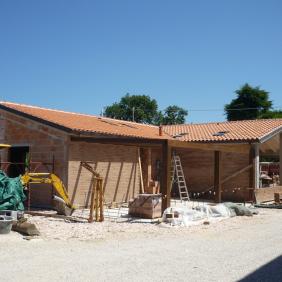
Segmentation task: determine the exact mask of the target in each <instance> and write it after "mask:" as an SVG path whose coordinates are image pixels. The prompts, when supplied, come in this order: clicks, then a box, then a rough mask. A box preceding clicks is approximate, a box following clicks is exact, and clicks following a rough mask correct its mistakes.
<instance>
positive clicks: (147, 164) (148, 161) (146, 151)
mask: <svg viewBox="0 0 282 282" xmlns="http://www.w3.org/2000/svg"><path fill="white" fill-rule="evenodd" d="M142 158H143V160H142V172H143V185H144V190H145V192H146V191H147V190H148V187H149V183H150V180H151V179H152V152H151V148H142Z"/></svg>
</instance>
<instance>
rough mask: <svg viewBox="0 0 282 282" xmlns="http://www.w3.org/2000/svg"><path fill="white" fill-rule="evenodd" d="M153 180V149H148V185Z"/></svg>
mask: <svg viewBox="0 0 282 282" xmlns="http://www.w3.org/2000/svg"><path fill="white" fill-rule="evenodd" d="M151 180H152V150H151V148H149V149H148V183H146V184H147V187H149V185H150V181H151Z"/></svg>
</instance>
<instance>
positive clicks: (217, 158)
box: [214, 151, 222, 203]
mask: <svg viewBox="0 0 282 282" xmlns="http://www.w3.org/2000/svg"><path fill="white" fill-rule="evenodd" d="M221 155H222V153H221V151H215V152H214V189H215V193H216V194H215V202H216V203H220V202H221V186H222V183H221V175H222V167H221Z"/></svg>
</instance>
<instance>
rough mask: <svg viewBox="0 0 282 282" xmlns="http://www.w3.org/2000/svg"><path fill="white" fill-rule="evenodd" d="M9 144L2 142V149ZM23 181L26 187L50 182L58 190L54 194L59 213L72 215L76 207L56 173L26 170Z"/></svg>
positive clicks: (0, 146)
mask: <svg viewBox="0 0 282 282" xmlns="http://www.w3.org/2000/svg"><path fill="white" fill-rule="evenodd" d="M10 147H11V146H10V145H8V144H0V149H6V148H10ZM20 177H21V182H22V185H23V186H24V187H26V188H27V187H28V185H29V184H50V185H52V187H53V188H54V190H55V191H56V192H57V194H58V196H55V195H54V196H53V199H54V202H55V207H54V208H55V209H56V210H57V212H58V214H62V215H67V216H69V215H71V214H72V213H73V211H74V210H75V207H74V206H73V205H72V204H71V201H70V199H69V195H68V192H67V190H66V188H65V186H64V184H63V182H62V180H61V179H60V178H59V177H58V176H57V175H55V174H54V173H40V172H38V173H36V172H35V173H34V172H26V173H25V174H24V175H22V176H20Z"/></svg>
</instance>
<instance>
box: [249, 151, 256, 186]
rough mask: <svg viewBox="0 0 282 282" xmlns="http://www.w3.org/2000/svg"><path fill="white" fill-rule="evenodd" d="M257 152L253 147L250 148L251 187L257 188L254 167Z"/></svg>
mask: <svg viewBox="0 0 282 282" xmlns="http://www.w3.org/2000/svg"><path fill="white" fill-rule="evenodd" d="M254 157H255V150H254V148H253V147H251V148H250V152H249V164H250V166H251V167H250V174H249V187H251V188H255V166H254Z"/></svg>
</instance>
